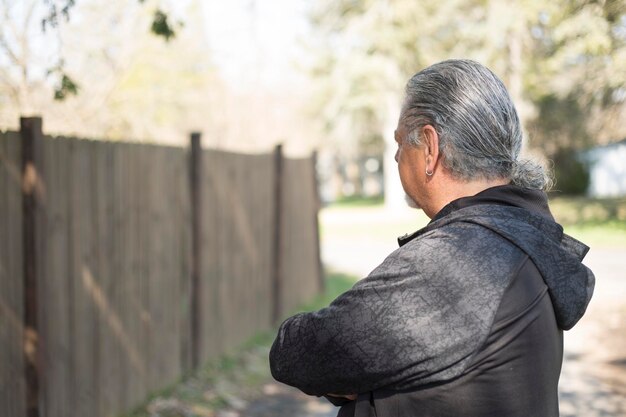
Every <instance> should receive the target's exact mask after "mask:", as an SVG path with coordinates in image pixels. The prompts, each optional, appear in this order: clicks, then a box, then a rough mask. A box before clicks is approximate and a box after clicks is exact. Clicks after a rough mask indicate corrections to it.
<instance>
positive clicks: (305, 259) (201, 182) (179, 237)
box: [0, 118, 323, 417]
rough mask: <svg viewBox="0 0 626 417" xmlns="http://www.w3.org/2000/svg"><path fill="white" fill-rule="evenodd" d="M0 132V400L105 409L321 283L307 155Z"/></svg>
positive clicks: (258, 325)
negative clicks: (300, 156) (245, 152)
mask: <svg viewBox="0 0 626 417" xmlns="http://www.w3.org/2000/svg"><path fill="white" fill-rule="evenodd" d="M41 126H42V121H41V119H39V118H24V119H22V120H21V131H20V132H4V133H2V132H0V235H1V236H2V237H1V239H0V344H1V345H0V350H1V352H2V360H0V415H3V416H15V417H22V416H29V417H31V416H40V415H41V416H44V415H45V416H47V417H48V416H52V417H54V416H59V417H68V416H81V417H82V416H93V417H100V416H109V415H112V414H117V413H120V412H123V411H125V410H128V409H129V408H132V407H133V406H136V405H137V404H138V403H141V402H142V401H143V400H144V399H145V397H146V395H148V394H149V393H150V392H152V391H155V390H158V389H160V388H163V387H164V386H167V385H169V384H171V383H172V382H174V381H176V380H177V379H178V378H180V377H181V376H182V375H184V374H185V373H187V372H189V371H192V370H193V369H196V368H197V367H198V366H199V365H200V364H202V363H204V362H206V361H207V360H210V359H212V358H215V357H217V356H218V355H220V354H222V353H225V352H227V351H228V350H229V349H231V348H233V347H234V346H236V345H238V344H240V343H241V342H242V341H244V340H245V339H247V338H249V337H250V336H252V335H253V334H254V333H256V332H258V331H259V330H262V329H267V328H268V327H269V326H271V324H273V323H274V322H276V321H277V320H278V319H279V318H280V317H281V316H282V315H283V314H284V313H285V312H288V311H290V310H292V309H293V308H294V307H295V306H297V305H299V304H302V303H303V302H305V301H307V300H308V299H310V298H311V297H312V296H313V295H315V294H317V293H318V292H319V291H321V290H322V285H323V281H322V270H321V266H320V259H319V241H318V230H317V227H318V226H317V210H318V205H319V202H318V197H317V187H316V180H315V155H313V156H312V157H310V158H306V159H286V158H284V157H283V155H282V151H281V148H280V146H278V147H277V148H276V149H275V150H274V152H273V153H270V154H262V155H242V154H234V153H228V152H222V151H215V150H204V149H202V147H201V140H200V135H199V134H193V135H192V136H191V146H190V148H189V149H183V148H175V147H166V146H156V145H139V144H130V143H118V142H116V143H112V142H103V141H90V140H81V139H70V138H52V137H48V136H44V135H43V133H42V129H41Z"/></svg>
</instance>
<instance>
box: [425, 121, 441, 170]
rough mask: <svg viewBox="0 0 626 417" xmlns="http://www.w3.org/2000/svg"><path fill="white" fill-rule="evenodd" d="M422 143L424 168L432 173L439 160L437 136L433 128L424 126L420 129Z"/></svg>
mask: <svg viewBox="0 0 626 417" xmlns="http://www.w3.org/2000/svg"><path fill="white" fill-rule="evenodd" d="M422 142H423V143H424V156H425V157H426V168H427V169H428V171H430V172H434V170H435V167H436V166H437V161H438V160H439V135H438V134H437V131H436V130H435V128H434V127H433V126H431V125H426V126H424V127H423V128H422Z"/></svg>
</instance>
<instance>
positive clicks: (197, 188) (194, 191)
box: [190, 133, 203, 369]
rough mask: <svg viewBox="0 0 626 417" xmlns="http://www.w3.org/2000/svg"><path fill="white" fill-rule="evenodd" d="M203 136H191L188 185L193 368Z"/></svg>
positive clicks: (195, 360) (194, 360) (196, 360)
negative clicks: (189, 199)
mask: <svg viewBox="0 0 626 417" xmlns="http://www.w3.org/2000/svg"><path fill="white" fill-rule="evenodd" d="M201 139H202V136H201V135H200V133H192V134H191V146H190V150H191V154H190V164H191V166H190V183H191V188H190V189H191V257H192V258H191V288H190V290H191V294H190V307H191V364H192V367H193V369H197V368H198V366H199V365H200V363H201V362H200V354H201V353H200V352H201V345H200V344H201V341H202V333H201V326H200V320H201V317H202V311H201V307H202V304H201V303H200V296H201V294H202V281H201V279H200V276H201V273H202V272H201V271H202V255H203V253H202V252H203V251H202V208H203V205H202V183H201V182H200V181H201V180H202V174H203V170H202V161H203V158H202V142H201Z"/></svg>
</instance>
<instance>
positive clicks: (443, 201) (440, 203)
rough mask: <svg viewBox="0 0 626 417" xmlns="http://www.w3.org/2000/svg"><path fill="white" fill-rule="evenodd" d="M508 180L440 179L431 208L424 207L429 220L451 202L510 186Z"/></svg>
mask: <svg viewBox="0 0 626 417" xmlns="http://www.w3.org/2000/svg"><path fill="white" fill-rule="evenodd" d="M509 183H510V180H508V179H496V180H472V181H461V180H457V179H455V178H452V177H450V176H445V177H443V178H440V179H439V181H437V182H436V183H435V184H432V187H431V190H432V199H431V200H430V201H431V204H429V207H423V210H424V213H426V215H427V216H428V217H429V218H431V219H432V218H433V217H435V215H436V214H437V213H439V211H440V210H441V209H442V208H444V207H445V206H447V205H448V204H449V203H450V202H452V201H454V200H457V199H459V198H463V197H470V196H473V195H476V194H478V193H480V192H481V191H484V190H486V189H488V188H491V187H497V186H499V185H506V184H509Z"/></svg>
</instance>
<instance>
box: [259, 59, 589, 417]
mask: <svg viewBox="0 0 626 417" xmlns="http://www.w3.org/2000/svg"><path fill="white" fill-rule="evenodd" d="M396 141H397V143H398V150H397V153H396V161H397V162H398V171H399V174H400V181H401V182H402V186H403V188H404V190H405V192H406V195H407V198H408V200H409V201H410V202H411V204H412V205H414V206H415V207H420V208H422V209H423V210H424V212H425V213H426V214H427V215H428V216H429V217H430V218H431V219H432V220H431V222H430V223H429V224H428V225H427V226H426V227H425V228H423V229H421V230H419V231H417V232H416V233H414V234H412V235H410V236H405V237H402V238H400V239H399V243H400V248H399V249H397V250H396V251H394V252H393V253H391V254H390V255H389V256H388V257H387V258H386V259H385V260H384V262H383V263H382V264H381V265H380V266H378V267H377V268H376V269H374V271H372V272H371V273H370V275H369V276H368V277H366V278H365V279H363V280H361V281H359V282H358V283H357V284H355V285H354V287H353V288H352V289H351V290H349V291H347V292H346V293H344V294H342V295H341V296H339V297H338V298H337V299H336V300H335V301H333V303H332V304H331V305H330V306H329V307H327V308H324V309H322V310H319V311H317V312H313V313H302V314H297V315H295V316H293V317H291V318H289V319H287V320H286V321H285V322H284V323H283V324H282V325H281V327H280V329H279V332H278V336H277V338H276V341H275V342H274V345H273V346H272V350H271V353H270V365H271V369H272V374H273V375H274V377H275V378H276V379H277V380H279V381H282V382H284V383H286V384H289V385H293V386H295V387H298V388H299V389H301V390H302V391H304V392H305V393H307V394H310V395H319V396H321V395H325V396H326V397H327V398H328V399H330V400H331V401H332V402H333V403H335V404H337V405H341V409H340V411H339V416H355V417H363V416H377V417H391V416H394V417H396V416H397V417H400V416H406V417H421V416H431V417H434V416H437V417H458V416H465V417H473V416H476V417H479V416H480V417H517V416H519V417H522V416H523V417H529V416H532V417H557V416H558V415H559V410H558V396H557V385H558V380H559V374H560V371H561V363H562V359H563V338H562V331H563V330H568V329H570V328H571V327H572V326H574V324H576V322H577V321H578V320H579V319H580V318H581V317H582V315H583V314H584V312H585V309H586V307H587V304H588V303H589V300H590V299H591V295H592V292H593V286H594V277H593V274H592V273H591V271H590V270H589V269H588V268H587V267H585V266H584V265H583V264H582V263H581V261H582V258H583V257H584V256H585V254H586V253H587V251H588V249H589V248H588V247H586V246H585V245H583V244H582V243H580V242H578V241H576V240H574V239H572V238H571V237H569V236H566V235H564V234H563V229H562V227H561V226H559V225H558V224H557V223H555V222H554V219H553V217H552V215H551V214H550V210H549V208H548V203H547V198H546V195H545V193H544V192H543V191H542V189H544V188H546V186H547V185H548V180H547V177H546V175H545V173H544V172H543V169H542V168H541V167H540V166H539V165H537V164H535V163H532V162H530V161H525V160H520V150H521V147H522V132H521V127H520V123H519V119H518V116H517V112H516V110H515V107H514V106H513V103H512V102H511V99H510V97H509V95H508V93H507V91H506V88H505V87H504V85H503V84H502V82H501V81H500V80H499V79H498V77H496V76H495V75H494V74H493V73H492V72H491V71H490V70H488V69H487V68H485V67H484V66H482V65H480V64H478V63H476V62H473V61H468V60H450V61H444V62H441V63H438V64H435V65H433V66H431V67H429V68H426V69H424V70H423V71H420V72H419V73H417V74H416V75H415V76H413V78H411V80H410V81H409V82H408V85H407V87H406V98H405V101H404V105H403V107H402V111H401V114H400V119H399V123H398V128H397V130H396Z"/></svg>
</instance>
